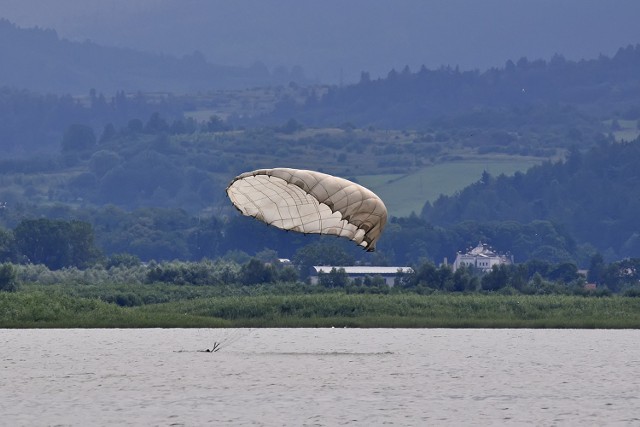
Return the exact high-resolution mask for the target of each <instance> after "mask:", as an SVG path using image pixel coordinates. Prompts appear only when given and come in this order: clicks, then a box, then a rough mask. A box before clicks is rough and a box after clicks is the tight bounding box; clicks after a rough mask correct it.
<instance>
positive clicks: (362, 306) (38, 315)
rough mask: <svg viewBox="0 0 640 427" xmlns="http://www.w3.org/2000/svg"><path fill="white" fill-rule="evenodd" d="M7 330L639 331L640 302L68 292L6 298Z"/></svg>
mask: <svg viewBox="0 0 640 427" xmlns="http://www.w3.org/2000/svg"><path fill="white" fill-rule="evenodd" d="M0 327H3V328H105V327H107V328H129V327H131V328H138V327H178V328H192V327H211V328H219V327H252V328H253V327H359V328H373V327H375V328H382V327H384V328H638V327H640V299H638V298H626V297H608V298H585V297H580V296H567V295H538V296H531V295H517V296H516V295H496V294H493V295H480V294H475V295H472V294H466V295H453V294H432V295H418V294H392V295H372V294H347V293H346V292H344V291H339V292H331V293H321V294H297V295H236V296H224V297H207V298H197V299H185V300H179V301H173V302H168V303H161V304H149V305H142V306H138V307H119V306H118V305H116V304H109V303H106V302H104V301H100V300H98V299H92V298H82V297H72V296H69V295H64V294H62V293H60V292H44V291H36V292H21V293H0Z"/></svg>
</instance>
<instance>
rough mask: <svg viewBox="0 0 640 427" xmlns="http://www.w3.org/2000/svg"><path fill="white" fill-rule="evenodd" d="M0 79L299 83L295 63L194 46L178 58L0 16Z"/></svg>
mask: <svg viewBox="0 0 640 427" xmlns="http://www.w3.org/2000/svg"><path fill="white" fill-rule="evenodd" d="M0 40H2V43H0V57H2V58H3V67H2V68H0V81H1V82H3V83H4V84H8V85H11V86H14V87H18V88H29V89H31V90H37V91H41V92H47V93H72V94H79V93H87V92H88V91H89V89H90V88H92V87H94V88H99V89H100V90H102V91H105V92H107V93H114V92H116V91H118V90H125V91H139V90H141V91H163V92H167V91H172V92H197V91H203V90H211V89H223V88H224V89H239V88H246V87H256V86H267V85H270V84H287V83H289V82H290V81H292V80H294V81H298V82H299V83H302V82H305V81H306V80H307V79H306V78H305V76H304V73H303V72H302V70H301V69H300V67H294V68H292V69H287V68H285V67H279V68H277V69H276V70H274V71H273V72H270V71H269V69H268V68H267V67H266V66H265V65H264V64H261V63H256V64H254V65H253V66H250V67H239V66H224V65H216V64H212V63H210V62H208V61H207V59H206V58H205V56H204V55H203V54H202V53H201V52H199V51H194V52H193V53H192V54H189V55H184V56H182V57H175V56H171V55H160V54H153V53H146V52H140V51H135V50H132V49H124V48H114V47H105V46H100V45H98V44H95V43H92V42H90V41H85V42H82V43H79V42H73V41H69V40H65V39H61V38H60V37H58V34H57V33H56V31H55V30H51V29H41V28H29V29H25V28H20V27H18V26H16V25H14V24H13V23H11V22H9V21H8V20H6V19H0Z"/></svg>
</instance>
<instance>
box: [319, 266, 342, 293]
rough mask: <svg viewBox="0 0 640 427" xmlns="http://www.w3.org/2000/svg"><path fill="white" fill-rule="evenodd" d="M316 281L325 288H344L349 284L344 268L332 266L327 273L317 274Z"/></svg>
mask: <svg viewBox="0 0 640 427" xmlns="http://www.w3.org/2000/svg"><path fill="white" fill-rule="evenodd" d="M318 283H319V284H320V285H322V286H324V287H325V288H344V287H345V286H347V285H348V284H349V276H348V275H347V272H346V271H345V270H344V268H335V267H333V268H332V269H331V271H330V272H328V273H323V272H320V273H319V274H318Z"/></svg>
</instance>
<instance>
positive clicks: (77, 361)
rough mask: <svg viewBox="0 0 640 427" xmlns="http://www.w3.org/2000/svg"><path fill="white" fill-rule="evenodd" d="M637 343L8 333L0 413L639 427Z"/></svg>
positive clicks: (1, 359)
mask: <svg viewBox="0 0 640 427" xmlns="http://www.w3.org/2000/svg"><path fill="white" fill-rule="evenodd" d="M216 341H217V342H222V346H221V349H220V351H218V352H215V353H207V352H204V350H206V349H211V348H212V347H213V345H214V342H216ZM638 342H640V331H635V330H523V329H518V330H507V329H498V330H488V329H453V330H452V329H256V330H215V329H65V330H0V349H1V350H0V363H1V365H0V366H1V368H2V376H1V377H0V413H1V414H2V424H3V425H13V426H18V425H29V426H48V425H189V426H193V425H204V424H210V425H224V424H227V425H267V426H280V425H290V426H303V425H309V426H312V425H318V426H322V425H326V426H334V425H341V424H350V425H363V426H364V425H366V426H370V425H384V424H388V425H402V426H404V425H415V426H422V425H492V424H508V425H522V424H529V425H577V424H582V425H640V400H639V397H638V396H640V374H639V373H638V372H639V369H640V345H638Z"/></svg>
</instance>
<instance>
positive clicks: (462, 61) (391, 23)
mask: <svg viewBox="0 0 640 427" xmlns="http://www.w3.org/2000/svg"><path fill="white" fill-rule="evenodd" d="M0 17H4V18H7V19H9V20H11V21H13V22H15V23H16V24H18V25H19V26H23V27H33V26H40V27H45V28H53V29H55V30H56V31H57V32H58V34H59V35H60V37H63V38H68V39H71V40H79V41H84V40H87V39H88V40H92V41H94V42H96V43H99V44H103V45H110V46H119V47H131V48H135V49H140V50H146V51H152V52H162V53H170V54H175V55H184V54H189V53H192V52H193V51H194V50H199V51H201V52H203V53H204V54H205V56H206V58H207V60H208V61H209V62H213V63H218V64H225V65H251V64H252V63H254V62H256V61H261V62H263V63H265V64H266V65H267V66H268V67H270V68H273V67H275V66H277V65H285V66H287V67H291V66H293V65H300V66H302V67H303V69H304V70H305V73H306V75H307V76H308V77H311V78H314V77H317V78H319V79H321V80H323V81H325V82H337V81H338V80H339V79H340V76H341V73H342V76H343V78H344V81H345V82H349V81H356V80H357V79H358V78H359V75H360V72H361V71H369V72H370V73H371V75H372V77H377V76H385V75H386V74H387V73H388V72H389V70H390V69H391V68H396V69H401V68H403V67H404V66H405V65H409V66H410V67H411V69H412V70H417V69H418V68H419V67H420V65H421V64H424V65H426V66H427V67H429V68H437V67H438V66H440V65H452V66H455V65H459V66H460V67H461V68H462V69H474V68H479V69H481V70H483V69H486V68H488V67H491V66H502V65H504V62H505V61H506V60H507V59H513V60H517V59H518V58H520V57H522V56H526V57H528V58H529V59H537V58H544V59H548V58H550V57H551V56H552V55H553V54H554V53H560V54H563V55H564V56H565V57H566V58H568V59H581V58H595V57H597V56H598V55H599V54H600V53H602V54H605V55H608V56H611V55H613V54H615V52H616V50H617V49H618V48H619V47H623V46H627V45H629V44H637V43H640V1H638V0H441V1H435V0H321V1H320V0H318V1H312V0H233V1H232V0H224V1H221V0H0Z"/></svg>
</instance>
